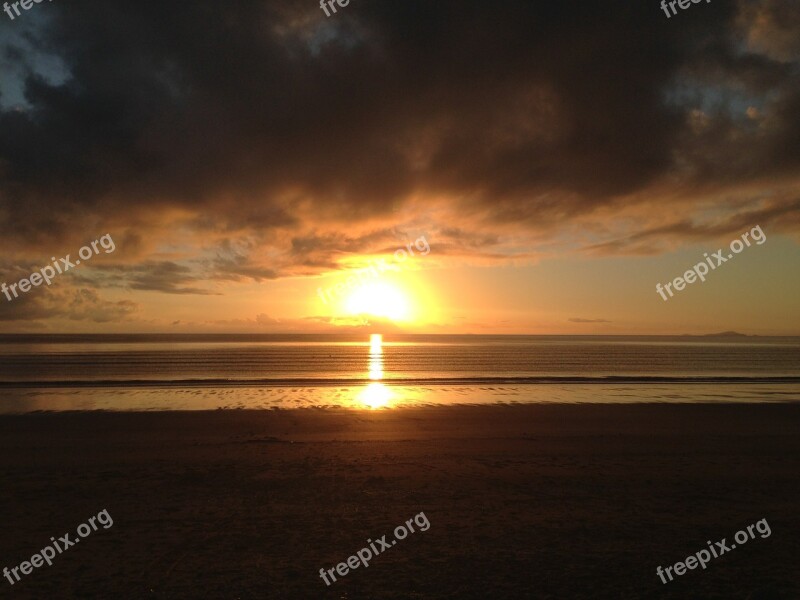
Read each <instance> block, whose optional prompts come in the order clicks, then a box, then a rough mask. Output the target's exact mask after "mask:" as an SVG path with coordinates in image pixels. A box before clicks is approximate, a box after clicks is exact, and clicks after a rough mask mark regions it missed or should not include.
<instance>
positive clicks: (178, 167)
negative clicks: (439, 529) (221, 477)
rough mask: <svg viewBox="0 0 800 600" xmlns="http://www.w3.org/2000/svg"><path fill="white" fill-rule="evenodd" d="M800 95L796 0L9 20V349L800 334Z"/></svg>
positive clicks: (57, 15) (278, 7) (417, 5)
mask: <svg viewBox="0 0 800 600" xmlns="http://www.w3.org/2000/svg"><path fill="white" fill-rule="evenodd" d="M328 12H330V11H328ZM798 75H800V5H798V3H797V2H796V1H795V0H743V1H740V2H737V1H725V0H714V2H711V3H699V4H691V5H690V6H689V8H688V9H686V10H680V9H678V11H677V14H675V15H673V16H671V17H669V18H668V17H667V16H666V15H665V13H664V12H663V11H662V9H661V7H660V3H659V2H658V1H657V0H647V1H644V2H643V1H640V0H637V1H636V2H634V1H632V0H628V1H626V2H622V3H609V2H595V1H588V0H585V1H574V2H571V1H563V2H552V1H547V2H545V1H538V0H537V1H522V0H504V1H503V2H501V3H499V4H498V3H490V2H477V1H472V0H458V1H457V2H456V1H450V0H441V1H439V0H437V1H436V2H431V1H430V0H351V2H350V3H349V4H348V5H347V6H345V7H337V12H336V13H335V14H331V15H330V16H326V13H325V12H324V11H323V10H321V8H320V6H319V4H318V3H317V2H315V1H314V0H291V1H289V0H262V1H256V0H250V1H242V2H236V3H221V2H209V1H207V0H196V1H193V2H192V3H167V2H158V3H156V2H148V1H145V2H137V3H131V2H121V1H118V0H107V1H105V2H103V3H97V2H92V3H90V2H86V1H80V0H76V1H70V2H60V1H58V0H57V1H56V2H42V3H40V4H33V6H32V7H31V8H30V9H29V10H27V11H25V10H22V12H21V14H20V15H18V16H15V18H14V19H13V20H12V19H11V18H10V17H9V16H8V15H7V14H6V13H0V282H5V284H6V285H7V286H11V285H12V284H17V286H18V287H17V288H14V290H13V291H10V292H8V293H7V295H0V332H2V333H71V332H89V333H93V332H98V333H103V332H109V333H112V332H142V333H151V332H165V333H170V332H174V333H191V332H204V333H205V332H220V333H223V332H234V333H248V332H252V333H270V332H281V333H284V332H301V333H302V332H309V333H310V332H337V331H341V332H350V331H360V330H367V329H368V330H370V331H372V330H375V331H379V330H380V331H408V332H413V333H475V334H488V333H502V334H709V333H715V332H720V331H738V332H742V333H746V334H758V335H800V303H799V302H798V298H800V279H799V278H798V272H799V270H798V268H799V267H800V246H798V242H800V77H798ZM756 228H758V229H756ZM753 231H757V232H762V233H763V237H761V236H760V235H759V237H758V239H759V243H755V242H753V243H750V245H745V246H744V247H743V249H741V251H740V253H738V254H735V255H734V256H732V258H727V255H728V254H732V253H731V252H730V251H729V244H730V243H731V241H732V240H735V239H742V235H743V234H745V233H746V232H747V233H749V234H750V236H749V238H748V241H751V240H752V239H754V237H755V234H753V233H752V232H753ZM103 236H107V237H106V238H105V240H106V242H105V244H106V245H105V246H102V245H101V246H98V243H97V242H98V241H100V240H101V238H102V237H103ZM762 239H763V241H761V240H762ZM109 240H113V244H112V243H110V242H109ZM93 241H94V242H96V243H95V246H96V247H97V250H96V251H92V252H90V250H91V246H87V251H86V256H87V258H85V259H84V260H82V263H81V264H74V263H75V261H76V259H77V257H78V255H79V250H80V249H81V248H82V247H84V246H86V245H87V244H91V242H93ZM112 246H113V250H109V249H108V248H111V247H112ZM720 249H722V250H724V252H723V254H722V257H723V258H726V261H725V263H724V264H719V266H716V262H713V263H711V264H714V265H715V267H714V268H713V269H711V268H709V272H708V274H707V275H704V277H705V281H700V280H695V281H694V282H692V283H688V284H686V285H685V287H683V285H679V284H676V283H674V280H675V279H676V278H679V277H684V274H685V273H686V272H687V271H688V270H690V269H691V268H692V267H693V266H695V265H697V264H698V263H702V262H703V261H705V260H706V257H705V256H704V255H706V254H707V255H708V257H711V255H712V254H713V253H715V252H717V251H718V250H720ZM412 253H413V254H412ZM67 255H70V259H69V262H70V263H72V264H74V266H71V267H70V268H69V270H67V271H66V272H63V273H60V274H56V275H55V276H53V277H49V279H50V280H51V283H50V284H49V285H48V284H46V282H43V281H40V283H39V285H35V283H36V282H35V281H32V282H31V284H30V285H26V286H23V287H20V286H21V285H22V284H21V283H20V282H21V280H25V279H28V280H29V279H30V277H31V273H39V274H43V271H42V269H43V268H44V267H46V266H48V265H52V264H53V262H54V261H55V262H56V263H57V264H58V265H66V264H67V263H62V262H61V261H60V260H58V259H60V258H66V257H67ZM687 278H688V276H687ZM667 283H673V288H671V291H672V292H673V295H672V296H669V295H666V298H667V300H664V299H663V298H662V295H661V293H660V292H659V291H658V290H657V287H656V286H657V285H661V286H664V285H666V284H667ZM24 287H29V288H30V289H28V291H24V292H23V291H22V290H23V289H24ZM678 287H683V289H680V290H678V289H677V288H678ZM662 289H663V288H662ZM15 293H16V296H15V295H14V294H15ZM3 294H6V292H3Z"/></svg>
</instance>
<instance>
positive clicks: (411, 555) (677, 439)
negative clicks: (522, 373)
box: [0, 404, 800, 599]
mask: <svg viewBox="0 0 800 600" xmlns="http://www.w3.org/2000/svg"><path fill="white" fill-rule="evenodd" d="M799 433H800V405H777V404H773V405H736V406H734V405H627V406H623V405H526V406H522V405H518V406H482V407H432V408H420V409H401V410H392V411H371V412H370V411H337V410H316V409H304V410H286V411H213V412H162V413H107V412H90V413H49V414H33V415H23V416H3V417H0V446H1V447H2V451H1V452H0V481H2V484H0V509H2V515H3V519H2V521H0V568H2V567H4V566H5V567H9V568H10V567H13V566H16V565H17V564H19V563H20V562H22V561H23V560H27V559H29V558H30V557H31V555H32V554H34V553H35V552H37V551H38V550H40V549H41V548H42V547H44V545H46V544H48V543H49V540H50V537H51V536H55V537H58V536H61V535H63V534H65V533H67V532H70V533H72V535H74V532H75V529H76V528H77V526H78V525H79V524H80V523H82V522H85V521H86V520H87V519H88V518H89V517H91V516H93V515H95V514H97V513H98V512H99V511H101V510H103V509H107V510H108V512H109V513H110V515H111V516H112V517H113V519H114V525H113V526H112V527H110V528H109V529H103V528H100V529H99V530H98V531H97V532H94V533H92V534H91V535H90V536H88V537H87V538H85V539H83V540H82V541H81V543H80V544H78V545H76V546H74V547H72V548H70V549H69V550H67V551H66V552H65V553H63V554H61V555H59V556H57V557H56V559H55V561H54V564H53V565H52V566H49V567H48V566H43V567H42V568H38V569H35V570H34V571H33V573H32V574H30V575H28V576H26V577H24V578H23V580H22V581H21V582H20V583H17V584H15V585H14V586H13V587H12V586H11V585H9V584H8V582H7V580H5V579H0V590H2V592H1V594H2V597H11V598H113V599H124V598H137V599H141V598H193V599H194V598H225V599H236V598H260V599H263V598H292V599H295V598H297V599H310V598H347V599H381V598H390V599H395V598H396V599H400V598H403V599H407V598H412V599H414V598H454V599H455V598H466V599H472V598H475V599H478V598H480V599H485V598H553V599H568V598H720V599H722V598H725V599H734V598H742V599H744V598H751V599H756V598H762V599H766V598H785V599H788V598H800V567H798V564H797V559H798V557H800V551H799V550H800V548H799V546H800V510H798V508H799V507H800V477H798V474H800V436H799V435H798V434H799ZM420 512H424V513H425V515H426V517H427V518H428V520H429V522H430V524H431V525H430V529H428V530H427V531H425V532H422V531H417V532H415V533H413V534H410V535H409V536H408V537H407V538H406V539H404V540H402V541H398V542H397V544H396V545H394V546H392V547H391V548H390V549H389V550H386V551H384V552H383V553H382V554H381V555H380V556H378V557H376V558H374V559H373V560H372V562H371V564H370V566H369V567H368V568H364V567H361V568H358V569H356V570H353V571H351V572H350V573H348V574H347V575H346V576H344V577H338V581H336V582H335V583H333V584H332V585H330V586H329V587H326V585H325V583H324V582H323V581H322V579H321V578H320V576H319V569H320V568H322V567H324V568H326V569H328V568H332V567H335V566H336V564H337V563H339V562H342V561H345V560H347V558H348V557H349V556H350V555H352V554H354V553H356V551H358V550H359V549H361V548H363V547H364V546H365V545H366V540H367V538H371V539H373V540H375V539H376V538H379V537H380V536H382V535H384V534H387V539H392V538H393V535H392V531H393V530H394V528H395V527H396V526H397V525H400V524H402V523H404V522H405V521H407V520H408V519H410V518H412V517H413V516H414V515H416V514H418V513H420ZM764 518H766V519H767V521H768V523H769V525H770V528H771V531H772V534H771V535H770V536H769V537H767V538H761V537H760V535H757V537H756V539H753V540H750V541H749V542H748V543H747V544H745V545H741V546H740V547H737V548H736V549H733V550H731V551H730V552H729V553H726V554H725V555H724V556H721V557H719V558H718V559H716V560H712V561H711V562H710V563H709V564H708V566H707V568H706V569H705V570H701V569H699V568H698V569H695V570H691V571H688V572H687V573H686V574H685V575H683V576H681V577H677V578H676V580H675V581H672V582H669V583H667V584H666V585H664V584H662V583H661V581H660V579H659V578H658V577H657V575H656V567H657V566H659V565H661V566H662V567H666V566H669V565H672V564H674V563H676V562H678V561H681V560H683V559H685V558H686V557H687V556H688V555H689V554H693V553H695V552H697V551H698V550H702V549H703V548H705V547H706V546H707V544H706V541H707V540H712V541H717V540H720V539H722V538H723V537H725V538H727V539H728V543H729V544H730V541H731V539H732V538H733V534H734V533H735V532H736V531H738V530H739V529H742V528H745V527H746V526H747V525H749V524H752V523H755V522H756V521H758V520H760V519H764Z"/></svg>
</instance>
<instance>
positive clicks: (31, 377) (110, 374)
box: [0, 334, 800, 413]
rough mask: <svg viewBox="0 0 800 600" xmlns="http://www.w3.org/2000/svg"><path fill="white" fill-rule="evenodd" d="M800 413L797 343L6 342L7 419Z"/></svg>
mask: <svg viewBox="0 0 800 600" xmlns="http://www.w3.org/2000/svg"><path fill="white" fill-rule="evenodd" d="M797 401H800V338H797V337H755V336H730V337H694V336H525V335H523V336H506V335H502V336H501V335H402V334H384V335H382V336H381V335H377V334H331V335H284V334H275V335H166V334H165V335H146V334H143V335H2V336H0V412H2V413H24V412H36V411H64V410H148V411H149V410H208V409H247V408H258V409H278V408H314V407H323V408H328V407H344V408H373V409H377V408H393V407H400V406H426V405H439V404H486V403H491V404H503V403H506V404H513V403H539V402H562V403H564V402H566V403H581V402H594V403H597V402H600V403H631V402H694V403H697V402H797Z"/></svg>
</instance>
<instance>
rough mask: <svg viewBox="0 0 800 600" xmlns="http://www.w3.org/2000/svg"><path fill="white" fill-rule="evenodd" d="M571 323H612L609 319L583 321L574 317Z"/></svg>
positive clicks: (570, 320)
mask: <svg viewBox="0 0 800 600" xmlns="http://www.w3.org/2000/svg"><path fill="white" fill-rule="evenodd" d="M569 322H570V323H611V322H612V321H609V320H608V319H581V318H580V317H573V318H571V319H569Z"/></svg>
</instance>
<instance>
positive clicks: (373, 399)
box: [358, 333, 392, 408]
mask: <svg viewBox="0 0 800 600" xmlns="http://www.w3.org/2000/svg"><path fill="white" fill-rule="evenodd" d="M369 378H370V379H371V380H372V383H370V384H369V385H367V387H365V388H364V389H363V390H361V392H360V393H359V394H358V399H359V401H360V402H361V403H362V404H365V405H366V406H369V407H370V408H381V407H384V406H388V405H389V402H390V401H391V399H392V391H391V390H390V389H389V388H388V387H386V386H385V385H384V384H382V383H381V380H382V379H383V336H382V335H381V334H379V333H373V334H372V335H370V337H369Z"/></svg>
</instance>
